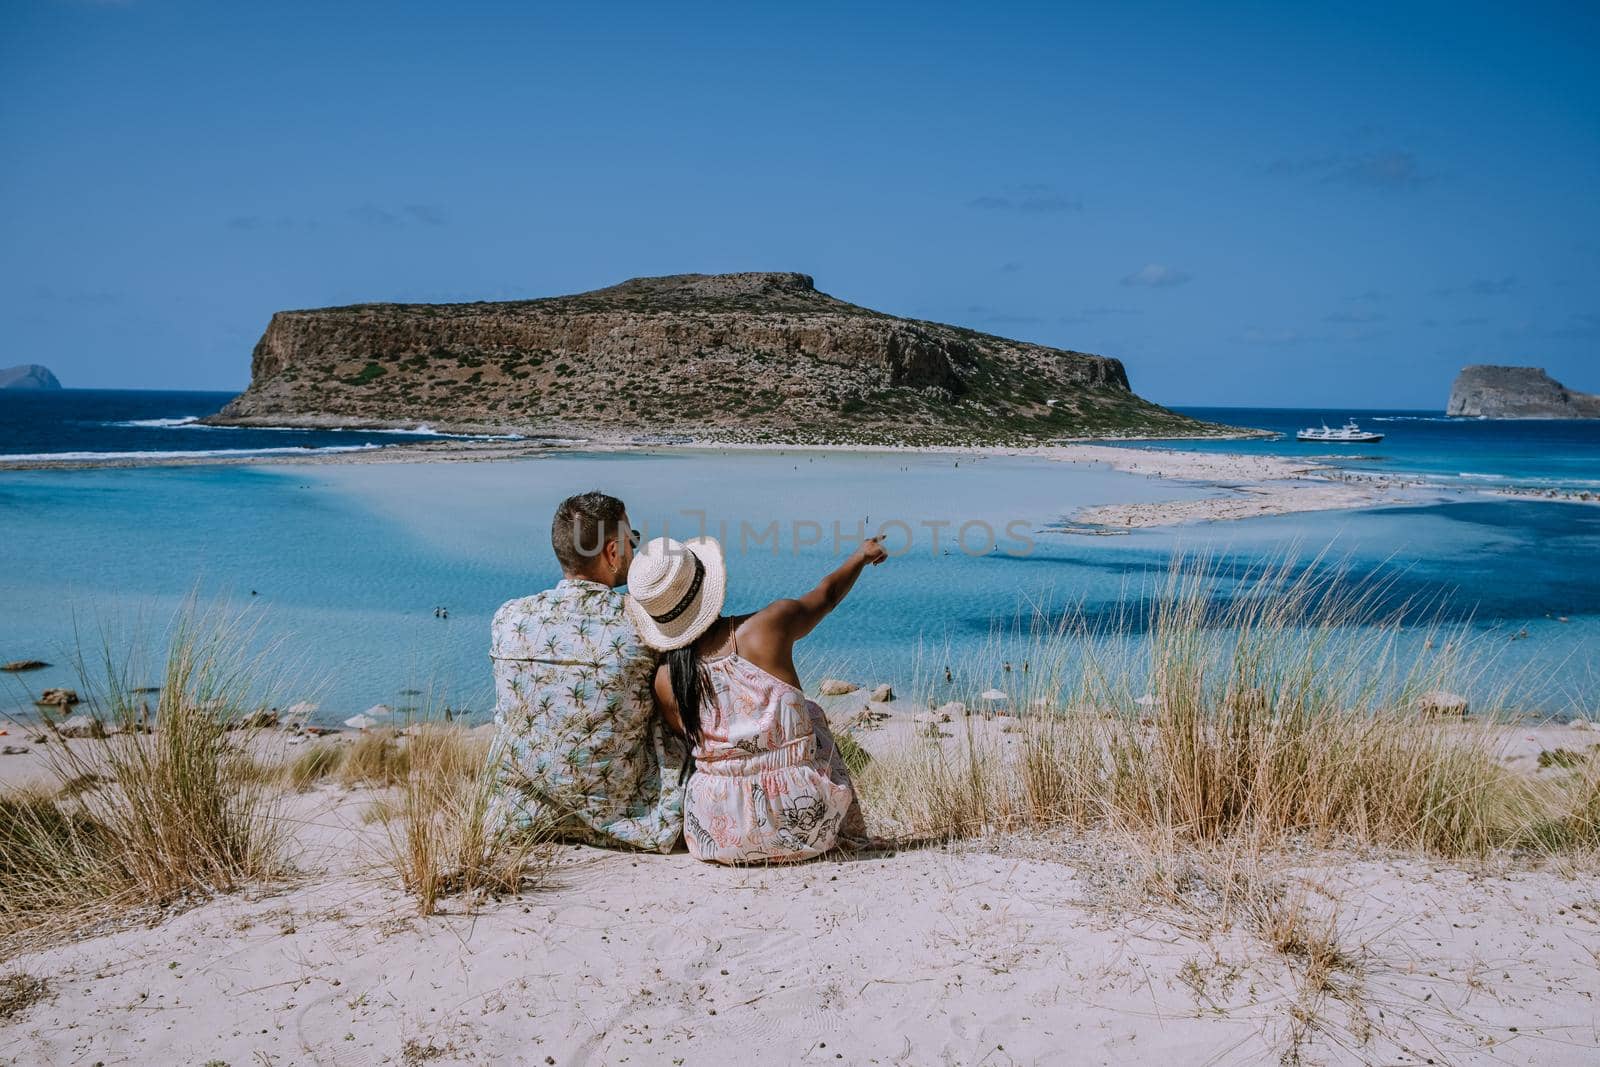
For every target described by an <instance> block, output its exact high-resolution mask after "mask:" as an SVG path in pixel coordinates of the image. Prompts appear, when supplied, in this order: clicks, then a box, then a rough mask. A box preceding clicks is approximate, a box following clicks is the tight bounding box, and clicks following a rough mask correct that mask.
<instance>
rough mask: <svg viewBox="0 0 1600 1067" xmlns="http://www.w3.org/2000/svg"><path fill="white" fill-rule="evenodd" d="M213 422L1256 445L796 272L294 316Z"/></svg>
mask: <svg viewBox="0 0 1600 1067" xmlns="http://www.w3.org/2000/svg"><path fill="white" fill-rule="evenodd" d="M596 382H600V383H605V388H604V389H601V390H596V389H595V388H593V387H592V386H593V383H596ZM204 421H205V422H207V423H209V424H213V425H225V426H251V425H256V426H260V425H280V426H281V425H294V426H368V427H379V426H385V427H392V426H406V425H416V424H419V423H428V424H429V425H432V426H434V427H435V428H439V429H446V428H448V429H452V430H458V431H464V432H508V431H509V432H515V433H521V434H524V435H528V436H553V437H583V438H587V439H591V440H613V441H637V440H641V439H655V438H660V437H661V436H662V435H669V436H687V437H689V438H694V439H700V440H714V441H726V442H733V441H748V442H782V443H794V444H822V443H852V444H918V445H965V444H1040V443H1044V442H1046V441H1050V440H1055V439H1060V438H1064V437H1091V436H1104V437H1148V436H1168V437H1174V436H1180V437H1181V436H1209V435H1224V434H1227V435H1234V434H1240V433H1245V434H1247V433H1248V431H1238V430H1234V429H1233V428H1230V427H1223V426H1218V425H1214V424H1211V423H1205V422H1201V421H1199V420H1196V419H1192V418H1189V417H1187V416H1184V415H1180V414H1178V413H1177V412H1174V411H1170V410H1168V409H1167V408H1164V407H1161V406H1160V405H1158V404H1153V403H1151V402H1149V401H1147V400H1145V399H1143V398H1142V397H1140V396H1138V395H1137V394H1136V393H1134V392H1133V390H1132V388H1131V387H1130V385H1129V382H1128V376H1127V371H1126V370H1125V368H1124V367H1123V365H1122V362H1121V361H1120V360H1117V359H1113V358H1110V357H1107V356H1100V355H1094V354H1091V353H1087V352H1076V351H1071V350H1067V349H1060V348H1052V347H1049V346H1046V345H1039V344H1032V343H1028V342H1024V341H1016V340H1011V339H1008V338H1004V337H997V336H994V335H992V334H985V333H979V332H977V331H975V330H968V329H963V328H961V327H957V326H949V325H945V324H942V323H936V322H927V321H922V320H917V319H908V318H901V317H898V316H894V315H888V314H885V313H883V312H880V311H874V310H871V309H869V308H864V307H858V306H856V305H854V304H850V303H847V302H845V301H843V300H840V299H838V298H836V297H833V296H829V295H828V294H826V293H822V292H819V291H818V290H817V288H816V285H815V283H814V282H813V280H812V278H811V277H810V276H809V275H805V274H798V273H781V272H773V273H743V274H679V275H670V276H666V277H655V278H634V279H632V280H630V281H626V282H623V283H621V284H620V285H614V286H611V287H609V288H605V289H598V290H595V291H593V292H587V293H579V294H576V295H573V296H558V297H550V298H546V299H539V300H519V301H506V302H498V303H486V302H480V303H471V304H358V305H353V306H349V307H333V308H321V309H315V310H306V311H280V312H278V313H277V314H275V315H273V316H272V320H271V321H270V323H268V325H267V329H266V332H265V333H264V334H263V335H262V338H261V340H260V342H259V343H258V344H257V345H256V347H255V351H254V354H253V356H252V359H251V380H250V386H249V388H248V389H246V390H245V392H244V393H243V394H241V395H240V396H239V397H237V398H236V399H234V400H233V401H232V402H231V403H229V404H228V405H227V406H226V407H225V408H223V410H222V411H221V412H220V413H219V414H217V415H215V416H211V417H210V418H208V419H206V420H204Z"/></svg>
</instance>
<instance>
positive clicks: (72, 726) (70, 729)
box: [56, 714, 106, 737]
mask: <svg viewBox="0 0 1600 1067" xmlns="http://www.w3.org/2000/svg"><path fill="white" fill-rule="evenodd" d="M56 732H57V733H59V734H60V735H61V736H62V737H104V736H105V735H106V728H105V724H104V723H102V722H101V721H100V720H99V719H97V718H95V717H94V716H93V715H82V714H79V715H74V716H72V718H70V719H67V720H65V721H64V722H62V723H61V724H60V725H59V726H57V727H56Z"/></svg>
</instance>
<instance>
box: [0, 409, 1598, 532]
mask: <svg viewBox="0 0 1600 1067" xmlns="http://www.w3.org/2000/svg"><path fill="white" fill-rule="evenodd" d="M319 428H326V427H319ZM346 428H352V427H346ZM353 428H357V429H362V428H365V429H378V428H393V427H362V426H358V427H353ZM458 429H459V428H454V427H451V428H446V430H445V432H451V433H454V432H458ZM467 429H472V430H476V429H481V428H477V427H474V428H467ZM463 432H465V431H464V430H463ZM1252 436H1253V435H1242V434H1241V435H1238V436H1237V437H1227V436H1221V437H1218V436H1206V437H1205V438H1203V439H1204V440H1249V439H1252ZM1179 440H1188V438H1173V437H1126V438H1122V437H1118V438H1106V437H1097V438H1078V439H1063V440H1061V441H1058V442H1055V443H1051V444H1042V445H984V444H968V445H892V444H849V443H837V444H796V443H780V442H749V441H730V440H719V439H715V438H705V439H688V440H637V439H629V440H621V439H607V438H593V439H581V438H570V437H565V438H556V437H543V438H525V439H518V440H461V439H450V440H444V441H426V442H416V443H397V444H392V445H380V446H375V447H364V448H352V449H348V450H340V451H332V450H326V449H311V448H308V449H306V450H305V451H304V454H296V453H293V452H288V453H285V452H272V453H254V454H251V453H244V454H239V455H228V454H225V453H211V454H188V453H181V454H171V455H166V454H162V453H159V452H152V453H141V454H139V455H137V456H134V455H116V454H108V455H107V457H106V458H94V459H91V458H85V457H74V458H71V459H61V460H51V459H42V458H37V457H32V458H29V459H27V460H24V461H16V460H8V459H6V458H5V457H3V456H0V472H7V471H38V470H47V471H48V470H128V469H136V468H145V467H210V466H226V467H232V466H267V467H273V466H290V467H292V466H319V465H330V464H332V465H367V464H404V463H493V462H504V461H512V460H533V459H542V458H548V457H551V456H556V455H572V454H574V453H635V454H639V455H650V454H654V453H661V452H666V453H683V452H755V453H771V452H777V453H787V452H796V453H801V452H812V453H826V454H837V453H845V454H851V453H853V454H861V455H932V456H940V455H943V456H961V457H974V458H982V457H1006V458H1035V459H1039V460H1042V461H1048V462H1055V463H1068V464H1080V463H1088V464H1094V465H1098V466H1102V467H1105V468H1107V469H1110V470H1115V471H1120V472H1122V473H1125V474H1138V475H1143V476H1145V477H1147V478H1155V479H1159V480H1162V481H1167V482H1172V483H1175V484H1178V485H1185V486H1191V487H1193V486H1200V487H1205V488H1209V489H1213V490H1215V491H1216V492H1215V494H1214V495H1210V496H1206V497H1204V498H1201V499H1198V500H1167V501H1153V502H1145V503H1117V504H1100V505H1093V506H1089V507H1086V508H1081V509H1079V510H1077V511H1076V512H1073V513H1071V514H1070V515H1066V516H1064V517H1063V521H1062V522H1061V523H1060V524H1058V525H1054V526H1051V527H1050V529H1052V530H1053V531H1054V532H1059V533H1067V534H1084V535H1094V534H1100V535H1104V534H1118V533H1126V532H1131V531H1133V530H1145V529H1155V528H1160V527H1168V526H1181V525H1188V524H1192V523H1206V522H1231V521H1236V520H1239V519H1252V518H1265V517H1269V516H1276V515H1289V514H1300V513H1307V512H1316V511H1346V510H1367V509H1374V508H1383V507H1392V506H1398V505H1406V504H1415V503H1419V502H1424V501H1430V500H1434V501H1436V500H1439V499H1441V498H1447V497H1459V496H1466V495H1471V496H1475V497H1498V498H1503V499H1515V500H1527V501H1534V502H1541V503H1545V502H1548V503H1572V504H1600V494H1594V495H1593V496H1592V498H1591V495H1590V494H1587V493H1584V492H1581V491H1577V490H1571V491H1563V490H1555V489H1531V488H1529V489H1519V488H1515V487H1496V488H1487V487H1485V488H1479V487H1473V486H1459V487H1458V486H1448V485H1442V484H1440V483H1438V482H1434V481H1429V480H1427V479H1426V478H1424V477H1421V476H1417V475H1411V476H1407V475H1398V474H1397V475H1384V474H1362V473H1356V472H1351V471H1345V470H1342V469H1341V468H1338V467H1335V466H1332V465H1330V464H1328V463H1326V462H1322V460H1324V459H1326V458H1328V457H1323V456H1307V457H1305V458H1300V457H1288V456H1280V455H1252V454H1246V453H1238V452H1192V451H1186V450H1183V449H1181V448H1159V447H1144V448H1137V449H1134V448H1127V447H1122V446H1123V445H1125V444H1128V443H1133V442H1139V443H1144V442H1148V443H1150V444H1152V445H1154V444H1158V443H1160V442H1167V441H1179Z"/></svg>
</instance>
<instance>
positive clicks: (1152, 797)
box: [862, 559, 1600, 857]
mask: <svg viewBox="0 0 1600 1067" xmlns="http://www.w3.org/2000/svg"><path fill="white" fill-rule="evenodd" d="M1317 562H1320V561H1317ZM1387 591H1388V590H1387V587H1386V586H1385V585H1384V584H1383V583H1382V582H1381V581H1377V582H1371V581H1369V582H1367V583H1354V582H1350V581H1347V580H1345V579H1343V578H1341V577H1340V576H1339V574H1338V572H1337V570H1336V569H1334V568H1325V567H1320V566H1316V565H1312V566H1294V565H1290V564H1289V563H1286V562H1279V563H1276V564H1273V565H1269V566H1266V567H1262V568H1260V569H1258V570H1256V571H1254V572H1251V573H1249V574H1247V575H1244V576H1238V575H1227V576H1225V575H1224V574H1223V572H1222V570H1221V568H1220V567H1219V566H1218V565H1217V564H1216V563H1214V562H1213V561H1211V560H1208V559H1198V560H1195V559H1178V560H1175V561H1174V563H1173V565H1172V567H1171V569H1170V571H1169V572H1168V574H1167V576H1166V578H1165V580H1164V581H1163V582H1161V584H1159V585H1158V586H1157V587H1156V588H1155V589H1153V591H1151V592H1150V593H1148V594H1147V595H1146V596H1144V597H1143V598H1142V599H1130V600H1129V601H1127V603H1128V605H1129V606H1128V607H1127V608H1126V609H1125V610H1124V612H1123V613H1122V614H1121V615H1119V616H1118V617H1116V618H1114V619H1113V620H1111V621H1110V622H1109V623H1107V624H1104V625H1102V626H1100V627H1098V628H1097V627H1095V626H1092V625H1090V624H1089V623H1088V622H1087V621H1086V620H1085V618H1084V617H1083V615H1082V614H1081V613H1079V612H1070V611H1069V612H1066V613H1063V614H1061V615H1059V616H1055V617H1049V616H1044V615H1042V614H1041V616H1040V617H1039V618H1036V619H1035V621H1034V624H1033V626H1032V628H1031V629H1030V631H1029V632H1028V633H1027V634H1024V635H1022V639H1021V641H1020V642H1018V641H1016V640H1013V641H1011V642H1009V643H1008V644H1006V645H1004V646H998V645H997V648H996V649H995V650H993V651H991V652H989V653H988V654H987V655H986V657H979V658H978V660H977V661H976V662H968V663H963V664H961V665H960V667H959V668H958V669H957V670H956V671H955V672H954V673H955V674H956V676H957V677H958V678H963V679H967V680H968V685H969V687H971V688H977V687H979V686H983V685H999V686H1001V687H1002V688H1003V689H1004V690H1005V691H1006V692H1007V695H1008V699H1007V705H1008V710H1009V711H1010V712H1012V713H1013V714H1015V715H1016V716H1017V719H1016V720H1015V725H1014V726H1012V727H1009V728H1008V729H1010V730H1011V731H1012V732H1011V733H1007V734H1001V733H1000V732H999V731H997V730H993V729H989V728H987V727H989V725H990V724H988V723H984V722H982V721H981V719H978V718H969V719H967V720H966V721H965V722H962V721H960V720H958V721H956V722H955V723H952V724H950V725H949V726H948V727H947V728H946V729H948V730H950V731H952V732H953V733H954V734H955V735H956V738H955V742H954V743H953V744H951V745H949V746H944V745H939V744H932V743H927V744H920V745H912V746H909V747H906V748H903V749H901V750H898V751H892V752H885V753H875V756H876V758H875V759H874V760H873V761H872V763H871V764H870V765H869V766H868V767H866V768H865V769H864V770H863V772H862V786H863V791H864V792H865V794H866V803H867V804H868V805H869V807H871V808H873V809H876V810H878V811H880V812H881V813H883V814H885V815H887V816H888V817H889V818H890V819H892V820H893V821H894V822H895V823H896V824H898V825H899V826H902V827H904V828H905V829H907V830H909V831H911V832H913V833H917V834H933V835H936V836H943V837H951V838H953V837H970V836H977V835H981V834H984V833H988V832H993V831H1005V830H1013V829H1019V828H1023V827H1041V826H1058V827H1072V828H1079V829H1085V830H1087V829H1094V828H1109V829H1116V830H1119V831H1131V832H1134V833H1138V834H1143V835H1147V836H1149V837H1150V838H1152V839H1159V840H1163V841H1173V842H1180V843H1183V842H1186V843H1189V844H1196V845H1207V846H1209V845H1216V844H1219V843H1226V844H1228V845H1229V846H1230V847H1236V846H1246V847H1250V848H1272V847H1277V846H1282V845H1285V844H1288V843H1290V842H1306V843H1310V844H1314V845H1341V846H1345V845H1353V846H1376V847H1383V848H1394V849H1404V850H1411V851H1416V852H1421V853H1428V854H1432V855H1438V856H1444V857H1469V856H1484V855H1486V854H1488V853H1490V852H1491V851H1494V850H1496V849H1502V848H1517V847H1528V846H1538V845H1542V846H1543V847H1546V848H1552V847H1555V848H1574V847H1580V846H1581V845H1582V844H1583V843H1584V842H1585V841H1587V842H1589V843H1590V844H1592V843H1593V840H1594V833H1595V831H1594V827H1595V817H1596V814H1597V806H1600V800H1597V796H1600V793H1597V791H1596V789H1595V786H1594V782H1593V781H1592V778H1584V777H1582V774H1589V775H1591V776H1592V774H1593V772H1592V771H1585V772H1582V773H1581V774H1579V775H1577V780H1576V781H1575V782H1574V784H1573V785H1572V788H1570V789H1564V790H1559V791H1551V790H1540V789H1538V788H1535V787H1534V785H1533V783H1531V782H1530V781H1529V780H1528V779H1527V778H1526V776H1522V775H1518V774H1516V773H1514V772H1512V771H1510V770H1508V769H1507V768H1506V767H1505V766H1504V765H1503V764H1502V763H1501V762H1500V760H1499V759H1498V758H1497V757H1498V752H1497V744H1498V740H1497V736H1496V733H1495V732H1494V731H1493V730H1492V729H1485V728H1482V727H1481V726H1479V725H1477V724H1472V725H1467V724H1461V723H1455V724H1450V723H1444V722H1440V721H1437V720H1435V719H1432V718H1430V717H1428V716H1427V715H1425V714H1423V711H1422V709H1423V707H1424V701H1423V699H1422V698H1423V694H1425V693H1427V692H1430V691H1435V690H1441V689H1446V690H1447V689H1453V688H1461V689H1463V690H1466V689H1469V688H1473V687H1475V686H1476V687H1478V688H1481V686H1478V685H1477V683H1479V682H1481V680H1482V677H1483V675H1484V668H1485V666H1486V663H1485V660H1484V657H1485V656H1486V655H1487V653H1485V652H1483V651H1481V650H1479V649H1475V648H1474V646H1473V644H1472V642H1471V640H1470V636H1469V634H1468V633H1467V632H1466V631H1465V628H1459V629H1457V630H1452V631H1447V630H1445V629H1444V628H1442V627H1436V628H1435V629H1434V630H1433V631H1432V632H1431V633H1430V634H1429V636H1428V638H1427V640H1426V641H1425V642H1423V644H1424V647H1425V649H1426V650H1427V651H1426V653H1425V654H1424V655H1421V656H1418V655H1415V654H1414V653H1408V652H1405V651H1403V648H1412V647H1414V644H1415V642H1411V643H1407V644H1405V645H1404V646H1402V643H1401V642H1400V641H1399V640H1398V638H1399V636H1400V634H1401V623H1402V621H1403V620H1404V619H1405V618H1406V616H1407V613H1408V611H1410V612H1411V613H1412V614H1414V610H1413V609H1412V608H1411V607H1410V606H1408V605H1399V606H1393V605H1389V604H1388V599H1387V597H1386V594H1387ZM1135 623H1137V625H1134V624H1135ZM1001 648H1004V650H1005V652H1006V659H1005V664H1008V665H1009V666H1010V670H1009V671H1006V670H1005V669H1004V665H1002V664H1001V663H999V662H997V660H998V659H999V655H1000V649H1001ZM1024 662H1026V663H1027V665H1028V669H1027V670H1026V672H1024V671H1023V670H1022V669H1021V664H1022V663H1024ZM938 674H939V675H940V677H938V678H937V679H936V680H935V681H934V682H932V683H927V682H925V683H923V686H922V688H923V691H924V692H925V693H926V694H927V696H928V698H929V703H935V702H940V701H941V700H943V699H948V698H949V697H950V696H951V695H953V694H952V693H951V692H950V689H949V687H948V686H947V685H945V684H943V677H942V674H943V671H942V668H941V669H940V670H939V672H938ZM971 703H973V704H975V705H977V706H982V705H983V703H984V702H983V701H981V700H980V699H978V698H972V699H971ZM1480 704H1481V701H1480ZM1502 705H1503V701H1502V700H1499V699H1496V698H1495V697H1493V696H1491V698H1490V699H1489V700H1488V706H1487V707H1480V709H1479V710H1478V711H1476V712H1475V718H1483V719H1490V720H1492V719H1493V718H1494V713H1495V711H1496V710H1497V708H1499V707H1500V706H1502ZM1591 762H1593V761H1591Z"/></svg>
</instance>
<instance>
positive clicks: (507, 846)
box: [383, 723, 554, 915]
mask: <svg viewBox="0 0 1600 1067" xmlns="http://www.w3.org/2000/svg"><path fill="white" fill-rule="evenodd" d="M406 752H407V755H406V759H405V769H404V772H403V774H402V775H401V777H400V780H399V782H398V793H399V796H398V799H397V800H395V801H394V802H393V803H392V804H391V805H390V806H389V808H388V811H387V814H388V815H389V817H388V818H386V819H384V820H383V822H384V828H385V830H386V832H387V848H386V849H385V852H384V858H385V860H386V862H387V863H388V865H389V866H390V868H391V869H392V870H393V872H394V874H395V875H396V877H397V878H398V879H399V882H400V884H401V886H402V887H403V888H404V889H405V890H406V892H407V893H409V894H410V895H411V896H412V897H413V898H414V899H415V901H416V905H417V911H418V913H419V914H421V915H431V914H433V913H434V912H436V911H438V910H439V902H440V900H441V899H442V898H443V897H445V896H449V895H452V894H466V895H469V896H482V895H484V894H499V893H515V892H517V891H519V890H522V889H527V888H533V887H536V886H537V885H538V884H539V883H540V882H541V881H542V880H543V878H544V876H545V874H546V872H547V869H548V866H549V863H550V861H551V859H552V856H553V852H554V850H553V846H552V845H551V844H550V842H549V841H548V840H547V838H546V836H545V835H544V834H541V833H539V832H537V831H528V830H524V829H521V828H518V827H516V826H514V825H513V824H511V823H510V822H509V821H507V820H504V819H501V818H499V817H498V814H497V811H496V807H495V783H496V779H497V777H498V771H499V766H498V760H499V759H501V758H503V754H501V753H499V752H497V751H494V750H492V749H491V747H490V745H489V743H488V742H487V741H485V740H481V739H478V738H474V737H472V736H471V735H470V734H468V733H467V732H466V731H464V730H462V729H461V728H460V727H456V726H448V725H444V724H442V723H423V724H420V725H419V727H418V728H417V729H416V730H414V731H413V732H412V734H411V736H410V737H409V738H408V739H407V746H406Z"/></svg>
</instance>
